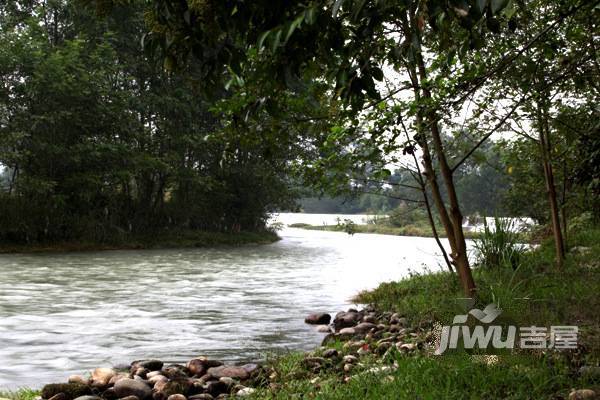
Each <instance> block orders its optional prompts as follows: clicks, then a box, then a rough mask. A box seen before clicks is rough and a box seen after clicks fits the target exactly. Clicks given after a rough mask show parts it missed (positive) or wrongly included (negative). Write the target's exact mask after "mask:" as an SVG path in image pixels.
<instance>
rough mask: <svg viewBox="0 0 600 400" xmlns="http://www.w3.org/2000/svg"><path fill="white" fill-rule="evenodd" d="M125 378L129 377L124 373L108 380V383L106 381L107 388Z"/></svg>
mask: <svg viewBox="0 0 600 400" xmlns="http://www.w3.org/2000/svg"><path fill="white" fill-rule="evenodd" d="M125 378H129V375H128V374H126V373H122V372H120V373H118V374H117V375H115V376H113V377H112V378H110V381H108V386H114V385H115V383H117V382H118V381H119V380H121V379H125Z"/></svg>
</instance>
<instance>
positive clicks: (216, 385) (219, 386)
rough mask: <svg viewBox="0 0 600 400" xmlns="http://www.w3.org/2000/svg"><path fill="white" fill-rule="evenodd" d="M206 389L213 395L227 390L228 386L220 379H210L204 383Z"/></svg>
mask: <svg viewBox="0 0 600 400" xmlns="http://www.w3.org/2000/svg"><path fill="white" fill-rule="evenodd" d="M206 391H207V392H208V393H209V394H211V395H212V396H213V397H217V396H219V395H220V394H222V393H227V392H229V387H228V386H227V385H226V384H225V383H223V382H221V381H211V382H208V383H207V384H206Z"/></svg>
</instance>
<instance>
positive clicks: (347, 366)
mask: <svg viewBox="0 0 600 400" xmlns="http://www.w3.org/2000/svg"><path fill="white" fill-rule="evenodd" d="M353 368H354V365H352V364H344V372H346V373H348V372H350V371H352V369H353Z"/></svg>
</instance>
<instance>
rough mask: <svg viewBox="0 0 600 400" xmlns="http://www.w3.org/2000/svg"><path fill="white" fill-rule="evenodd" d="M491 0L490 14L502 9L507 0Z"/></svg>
mask: <svg viewBox="0 0 600 400" xmlns="http://www.w3.org/2000/svg"><path fill="white" fill-rule="evenodd" d="M491 1H492V3H491V4H492V14H496V13H497V12H498V11H500V10H502V9H503V8H504V7H506V5H507V4H508V0H491Z"/></svg>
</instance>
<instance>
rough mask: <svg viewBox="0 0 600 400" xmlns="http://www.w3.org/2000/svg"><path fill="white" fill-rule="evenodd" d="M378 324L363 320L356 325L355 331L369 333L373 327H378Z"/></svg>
mask: <svg viewBox="0 0 600 400" xmlns="http://www.w3.org/2000/svg"><path fill="white" fill-rule="evenodd" d="M376 327H377V325H375V324H372V323H370V322H361V323H360V324H358V325H356V326H355V327H354V331H355V332H356V333H361V334H362V333H367V332H369V331H370V330H371V329H373V328H376Z"/></svg>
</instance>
